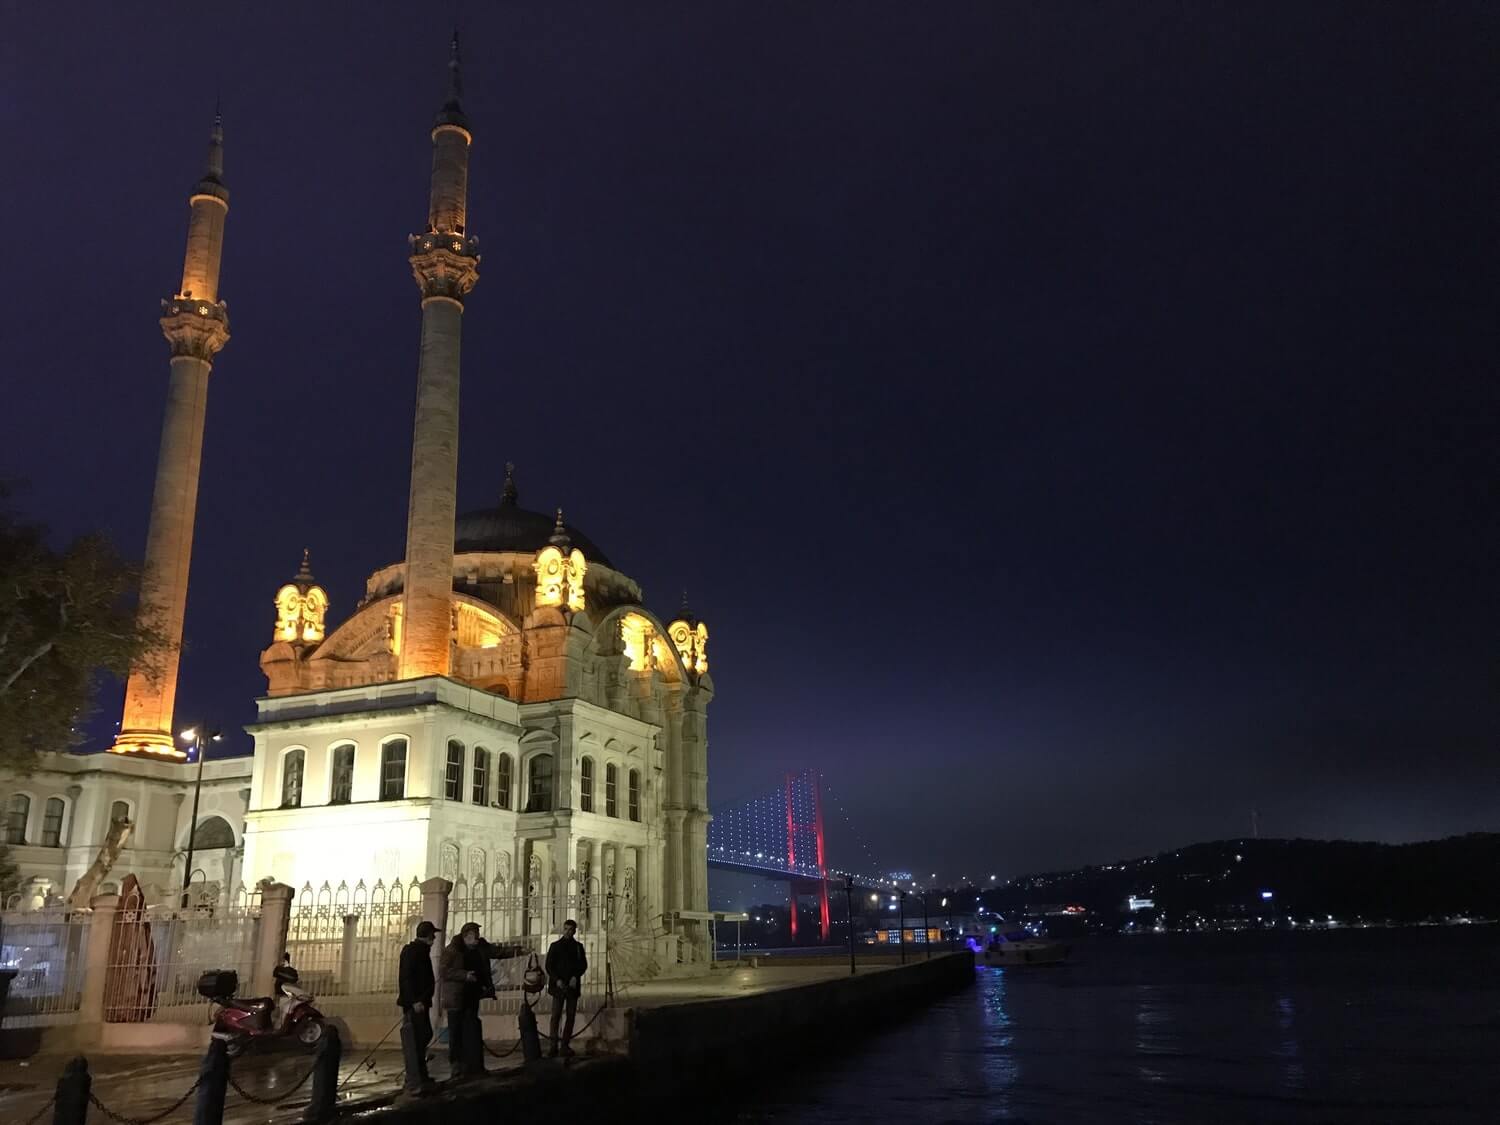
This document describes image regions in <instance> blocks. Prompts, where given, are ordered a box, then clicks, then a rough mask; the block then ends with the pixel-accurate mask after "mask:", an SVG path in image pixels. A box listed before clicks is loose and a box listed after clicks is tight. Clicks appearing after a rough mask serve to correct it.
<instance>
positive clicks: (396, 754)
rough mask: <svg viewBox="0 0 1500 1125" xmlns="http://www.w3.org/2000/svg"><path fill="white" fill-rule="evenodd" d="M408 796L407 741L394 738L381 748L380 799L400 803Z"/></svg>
mask: <svg viewBox="0 0 1500 1125" xmlns="http://www.w3.org/2000/svg"><path fill="white" fill-rule="evenodd" d="M405 796H406V739H404V738H393V739H391V741H389V742H387V743H385V744H384V745H383V746H381V748H380V799H381V800H382V801H399V800H401V799H402V798H403V797H405Z"/></svg>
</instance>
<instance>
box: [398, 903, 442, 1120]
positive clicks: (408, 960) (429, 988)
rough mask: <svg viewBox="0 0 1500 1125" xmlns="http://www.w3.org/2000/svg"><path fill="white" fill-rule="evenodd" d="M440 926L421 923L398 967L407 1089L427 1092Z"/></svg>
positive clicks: (420, 1092)
mask: <svg viewBox="0 0 1500 1125" xmlns="http://www.w3.org/2000/svg"><path fill="white" fill-rule="evenodd" d="M435 941H437V927H436V926H434V925H433V924H432V923H431V922H418V923H417V938H416V940H415V941H412V942H409V943H408V944H407V945H406V946H404V947H403V948H402V950H401V961H400V965H399V967H398V968H397V971H396V1006H397V1007H398V1008H400V1009H401V1054H402V1056H403V1058H404V1059H405V1061H406V1091H407V1093H409V1094H424V1093H426V1092H427V1091H428V1090H430V1089H431V1088H432V1076H431V1075H429V1074H428V1073H427V1044H429V1043H431V1042H432V994H433V991H434V989H435V984H436V982H435V981H434V980H433V974H432V943H433V942H435Z"/></svg>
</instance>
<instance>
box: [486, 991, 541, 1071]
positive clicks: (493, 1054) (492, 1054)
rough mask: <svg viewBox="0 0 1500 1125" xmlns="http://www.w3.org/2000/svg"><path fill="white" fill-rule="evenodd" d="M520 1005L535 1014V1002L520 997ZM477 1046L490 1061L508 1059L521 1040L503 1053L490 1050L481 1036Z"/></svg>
mask: <svg viewBox="0 0 1500 1125" xmlns="http://www.w3.org/2000/svg"><path fill="white" fill-rule="evenodd" d="M521 1003H523V1004H525V1005H526V1007H527V1008H528V1009H529V1010H530V1011H531V1013H532V1015H535V1014H536V1003H535V1001H532V1000H528V999H526V997H525V996H522V997H521ZM479 1045H480V1046H481V1047H483V1048H484V1053H485V1054H487V1055H489V1057H490V1058H492V1059H508V1058H510V1057H511V1055H513V1054H515V1053H516V1048H517V1047H519V1046H520V1045H521V1040H520V1039H517V1040H516V1041H515V1042H514V1043H512V1044H511V1046H510V1050H508V1051H504V1052H502V1051H495V1050H491V1048H490V1045H489V1044H488V1043H486V1042H485V1041H484V1037H483V1036H481V1037H480V1039H479Z"/></svg>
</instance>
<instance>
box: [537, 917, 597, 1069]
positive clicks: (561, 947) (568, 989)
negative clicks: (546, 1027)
mask: <svg viewBox="0 0 1500 1125" xmlns="http://www.w3.org/2000/svg"><path fill="white" fill-rule="evenodd" d="M577 932H578V923H577V922H575V921H573V919H571V918H569V919H568V920H567V921H566V922H564V923H563V932H562V937H560V938H558V939H557V940H556V941H554V942H553V943H552V944H551V945H550V946H549V947H548V949H547V964H546V969H547V992H548V994H549V995H550V996H551V997H552V1035H551V1038H552V1051H551V1057H553V1058H555V1057H556V1056H557V1053H558V1047H557V1024H558V1021H559V1020H561V1019H562V1017H563V1014H564V1013H566V1014H567V1022H566V1023H564V1024H563V1034H562V1053H563V1055H564V1056H571V1055H572V1054H573V1048H572V1047H570V1046H568V1041H569V1040H571V1039H572V1038H573V1017H574V1016H576V1015H577V1014H578V995H579V993H581V992H582V991H583V974H584V973H585V972H587V971H588V967H589V959H588V958H587V957H585V956H584V953H583V943H582V942H579V941H576V940H575V939H574V937H573V935H574V934H576V933H577Z"/></svg>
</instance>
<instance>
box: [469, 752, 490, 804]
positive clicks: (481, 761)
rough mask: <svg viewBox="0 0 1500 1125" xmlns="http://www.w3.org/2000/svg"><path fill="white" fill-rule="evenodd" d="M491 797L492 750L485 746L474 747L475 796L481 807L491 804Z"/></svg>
mask: <svg viewBox="0 0 1500 1125" xmlns="http://www.w3.org/2000/svg"><path fill="white" fill-rule="evenodd" d="M489 797H490V752H489V751H488V750H486V749H485V748H484V747H483V746H476V747H474V796H473V801H474V803H475V804H476V805H478V806H479V807H480V808H484V806H485V805H487V804H489V803H490V802H489Z"/></svg>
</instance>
